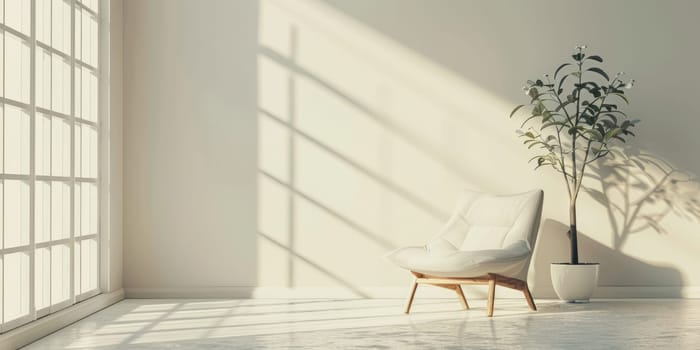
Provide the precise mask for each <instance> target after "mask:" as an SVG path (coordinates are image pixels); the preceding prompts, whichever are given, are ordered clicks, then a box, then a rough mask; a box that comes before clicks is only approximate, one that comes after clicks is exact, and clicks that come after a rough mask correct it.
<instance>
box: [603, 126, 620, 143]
mask: <svg viewBox="0 0 700 350" xmlns="http://www.w3.org/2000/svg"><path fill="white" fill-rule="evenodd" d="M620 131H622V129H620V128H615V129H612V130H610V131H608V132H607V133H605V139H606V140H610V139H611V138H613V137H615V136H617V134H619V133H620ZM623 141H624V140H623Z"/></svg>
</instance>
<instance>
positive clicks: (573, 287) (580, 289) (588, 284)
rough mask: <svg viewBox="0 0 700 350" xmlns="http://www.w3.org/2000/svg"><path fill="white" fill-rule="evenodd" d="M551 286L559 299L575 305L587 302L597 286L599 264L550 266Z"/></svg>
mask: <svg viewBox="0 0 700 350" xmlns="http://www.w3.org/2000/svg"><path fill="white" fill-rule="evenodd" d="M550 267H551V272H552V286H554V291H555V292H556V293H557V296H559V299H561V300H564V301H567V302H570V303H575V302H588V300H589V299H590V298H591V295H593V290H594V289H595V287H596V286H597V285H598V268H599V267H600V264H597V263H595V264H579V265H571V264H551V265H550Z"/></svg>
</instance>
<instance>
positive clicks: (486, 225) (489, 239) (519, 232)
mask: <svg viewBox="0 0 700 350" xmlns="http://www.w3.org/2000/svg"><path fill="white" fill-rule="evenodd" d="M543 197H544V193H543V191H542V190H534V191H530V192H525V193H521V194H515V195H493V194H486V193H480V192H474V191H468V190H465V191H464V192H463V193H462V196H461V198H460V200H459V203H458V204H457V208H456V209H455V211H454V213H453V214H452V217H451V218H450V220H449V221H448V222H447V224H446V225H445V226H444V227H443V229H442V230H441V231H440V233H439V234H438V237H436V238H442V239H443V240H445V241H448V242H449V243H451V244H452V245H453V246H454V247H455V248H457V249H458V250H463V251H470V250H485V249H500V248H504V247H507V246H509V245H511V244H513V243H516V242H518V241H521V240H522V241H525V242H527V244H528V246H529V247H530V251H532V249H534V245H535V240H536V239H537V231H538V230H539V225H540V217H541V216H542V202H543Z"/></svg>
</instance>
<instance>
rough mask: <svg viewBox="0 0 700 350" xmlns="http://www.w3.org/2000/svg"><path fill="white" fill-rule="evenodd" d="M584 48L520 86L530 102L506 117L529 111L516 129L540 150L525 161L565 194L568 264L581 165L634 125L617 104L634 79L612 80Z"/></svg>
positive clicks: (574, 253) (574, 256)
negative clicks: (556, 175)
mask: <svg viewBox="0 0 700 350" xmlns="http://www.w3.org/2000/svg"><path fill="white" fill-rule="evenodd" d="M585 48H586V46H577V47H576V48H575V50H576V51H575V52H574V54H573V55H572V56H571V57H572V58H573V62H567V63H564V64H562V65H560V66H559V67H558V68H557V69H556V70H555V71H554V75H553V76H551V77H550V76H549V75H548V74H545V75H544V80H542V79H537V80H535V81H532V80H528V81H527V85H525V86H524V87H523V90H525V93H526V94H527V95H528V96H530V103H529V104H523V105H519V106H517V107H515V109H513V111H512V112H511V113H510V117H511V118H512V117H513V116H514V115H515V114H516V113H517V112H518V111H519V110H520V109H522V108H523V107H526V106H527V107H531V110H530V115H529V116H528V117H527V118H526V119H525V121H524V122H523V124H522V125H521V127H520V129H523V128H525V127H526V126H529V127H528V129H527V130H525V131H523V130H518V133H519V134H520V137H522V138H524V139H525V140H524V142H523V143H524V144H525V145H527V146H528V148H529V149H532V148H537V149H539V150H541V151H542V153H540V154H539V155H536V156H534V157H532V158H531V159H530V162H535V163H536V164H537V165H536V167H535V169H539V168H540V167H543V166H546V165H549V166H551V167H552V168H554V169H555V170H557V171H558V172H560V173H561V174H562V175H563V176H564V181H565V183H566V188H567V190H568V193H569V220H570V223H569V224H570V231H569V235H570V236H569V238H570V242H571V264H578V263H579V260H578V237H577V231H576V199H577V198H578V194H579V191H580V190H581V183H582V182H583V177H584V174H585V172H586V166H587V165H588V164H590V163H592V162H595V161H596V160H598V159H600V158H603V157H606V156H607V155H608V154H610V152H611V150H610V148H609V146H610V144H611V143H613V142H615V141H621V142H625V139H626V138H628V137H631V136H635V135H634V133H632V131H631V130H630V129H632V128H633V127H634V126H635V125H636V124H637V123H638V122H639V121H638V120H629V119H628V118H627V114H625V113H624V112H623V111H621V110H620V109H619V108H618V103H621V102H624V103H626V104H629V101H628V99H627V97H626V96H625V89H630V88H631V87H632V85H634V80H628V81H623V79H622V76H623V74H624V73H622V72H620V73H617V74H616V75H615V76H614V77H613V78H612V79H610V77H609V76H608V74H607V73H606V72H605V71H604V70H603V69H602V68H600V67H598V66H596V65H597V64H599V63H602V62H603V58H601V57H600V56H597V55H593V56H586V54H585V53H584V49H585Z"/></svg>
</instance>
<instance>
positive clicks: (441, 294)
mask: <svg viewBox="0 0 700 350" xmlns="http://www.w3.org/2000/svg"><path fill="white" fill-rule="evenodd" d="M462 288H463V289H464V293H465V294H466V295H467V296H468V297H469V298H471V299H485V298H486V294H487V287H486V286H470V285H465V286H463V287H462ZM408 292H409V288H408V286H404V287H357V288H354V289H347V288H343V287H296V288H288V287H182V288H126V297H127V298H134V299H157V298H183V299H208V298H224V299H225V298H234V299H242V298H256V299H328V298H331V299H341V298H342V299H347V298H379V299H395V298H405V297H406V296H407V295H408ZM533 294H534V296H535V298H538V299H552V298H556V295H555V294H554V291H553V290H550V291H539V292H534V293H533ZM416 297H420V298H454V293H453V292H451V291H448V290H446V289H443V288H435V287H433V286H420V287H419V288H418V291H417V292H416ZM496 297H497V298H522V297H523V294H522V292H519V291H516V290H511V289H508V288H496ZM593 297H594V298H599V299H624V298H688V299H693V298H700V287H696V286H663V287H657V286H600V287H598V288H596V290H595V293H594V294H593Z"/></svg>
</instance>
